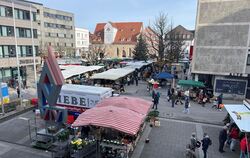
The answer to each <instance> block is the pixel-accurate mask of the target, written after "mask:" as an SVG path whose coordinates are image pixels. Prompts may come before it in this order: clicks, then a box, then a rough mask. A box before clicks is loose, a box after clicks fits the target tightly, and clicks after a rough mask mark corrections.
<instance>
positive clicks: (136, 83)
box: [135, 77, 138, 86]
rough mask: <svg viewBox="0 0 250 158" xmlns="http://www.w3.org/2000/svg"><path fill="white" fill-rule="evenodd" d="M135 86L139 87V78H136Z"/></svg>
mask: <svg viewBox="0 0 250 158" xmlns="http://www.w3.org/2000/svg"><path fill="white" fill-rule="evenodd" d="M135 85H136V86H138V77H135Z"/></svg>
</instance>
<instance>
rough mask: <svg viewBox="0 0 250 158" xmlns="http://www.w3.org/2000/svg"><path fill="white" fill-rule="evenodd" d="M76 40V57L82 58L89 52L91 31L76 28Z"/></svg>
mask: <svg viewBox="0 0 250 158" xmlns="http://www.w3.org/2000/svg"><path fill="white" fill-rule="evenodd" d="M75 37H76V38H75V39H76V56H81V55H82V53H84V52H86V51H88V50H89V30H87V29H82V28H75Z"/></svg>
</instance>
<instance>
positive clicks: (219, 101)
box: [217, 93, 223, 111]
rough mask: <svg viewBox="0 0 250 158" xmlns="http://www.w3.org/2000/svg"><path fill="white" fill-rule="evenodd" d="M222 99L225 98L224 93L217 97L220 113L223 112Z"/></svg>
mask: <svg viewBox="0 0 250 158" xmlns="http://www.w3.org/2000/svg"><path fill="white" fill-rule="evenodd" d="M222 97H223V94H222V93H221V94H220V95H219V96H218V97H217V100H218V109H219V110H220V111H221V104H222Z"/></svg>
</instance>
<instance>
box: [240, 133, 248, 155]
mask: <svg viewBox="0 0 250 158" xmlns="http://www.w3.org/2000/svg"><path fill="white" fill-rule="evenodd" d="M249 150H250V138H249V137H244V138H243V139H242V140H241V141H240V158H248V157H249V155H250V153H249Z"/></svg>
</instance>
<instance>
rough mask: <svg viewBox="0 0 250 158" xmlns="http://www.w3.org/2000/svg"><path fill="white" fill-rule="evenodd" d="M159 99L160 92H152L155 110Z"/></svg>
mask: <svg viewBox="0 0 250 158" xmlns="http://www.w3.org/2000/svg"><path fill="white" fill-rule="evenodd" d="M159 99H160V93H159V92H156V93H154V98H153V103H154V104H153V109H154V107H155V110H157V106H158V104H159Z"/></svg>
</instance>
